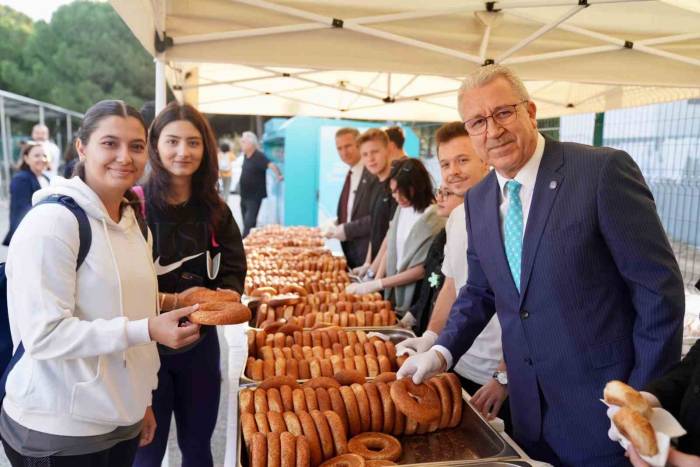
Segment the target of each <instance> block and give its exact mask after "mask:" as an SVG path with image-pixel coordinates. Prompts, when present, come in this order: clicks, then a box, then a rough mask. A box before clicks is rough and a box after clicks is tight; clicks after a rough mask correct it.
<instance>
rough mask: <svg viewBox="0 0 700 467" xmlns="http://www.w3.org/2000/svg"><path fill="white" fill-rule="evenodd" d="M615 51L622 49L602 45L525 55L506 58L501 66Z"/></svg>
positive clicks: (615, 46)
mask: <svg viewBox="0 0 700 467" xmlns="http://www.w3.org/2000/svg"><path fill="white" fill-rule="evenodd" d="M614 50H620V47H619V46H617V45H600V46H597V47H583V48H580V49H573V50H562V51H560V52H549V53H544V54H535V55H525V56H522V57H511V58H506V59H505V60H503V61H502V62H501V64H503V65H514V64H516V63H530V62H538V61H541V60H554V59H557V58H568V57H576V56H578V55H591V54H598V53H603V52H612V51H614Z"/></svg>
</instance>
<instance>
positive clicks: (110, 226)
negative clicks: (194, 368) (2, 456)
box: [0, 101, 199, 467]
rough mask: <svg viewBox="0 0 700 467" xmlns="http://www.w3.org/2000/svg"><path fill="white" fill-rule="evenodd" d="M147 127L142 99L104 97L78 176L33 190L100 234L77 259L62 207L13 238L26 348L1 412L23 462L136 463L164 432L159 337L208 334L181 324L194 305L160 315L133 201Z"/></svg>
mask: <svg viewBox="0 0 700 467" xmlns="http://www.w3.org/2000/svg"><path fill="white" fill-rule="evenodd" d="M146 133H147V130H146V126H145V124H144V123H143V120H142V119H141V116H140V115H139V113H138V112H137V111H136V110H135V109H133V108H132V107H129V106H127V105H126V104H124V103H123V102H121V101H102V102H99V103H97V104H95V105H94V106H93V107H92V108H90V109H89V110H88V111H87V113H86V114H85V118H84V120H83V124H82V126H81V128H80V130H79V132H78V138H77V141H76V149H77V151H78V154H79V156H80V159H81V162H80V164H79V165H78V168H77V172H78V176H77V177H74V178H72V179H70V180H65V179H61V178H57V179H56V180H55V181H54V184H53V185H51V186H50V187H48V188H45V189H42V190H40V191H38V192H36V193H35V195H34V198H33V202H34V204H35V205H36V204H37V203H38V202H40V201H41V200H43V199H45V198H46V197H48V196H50V195H53V194H61V195H67V196H70V197H71V198H73V200H74V201H75V202H76V203H77V204H78V205H79V206H80V207H81V208H82V209H83V210H84V211H85V213H86V215H87V218H88V221H89V224H90V230H91V235H92V240H91V243H90V249H89V251H88V253H87V256H86V257H85V260H84V262H83V263H82V264H81V265H80V267H79V268H78V269H77V270H76V264H77V263H76V261H77V254H78V250H79V247H80V240H79V236H78V222H77V219H76V217H75V216H74V215H73V214H72V213H71V212H70V211H69V210H68V209H67V208H66V207H64V206H61V205H59V204H42V205H41V206H37V207H35V208H34V209H31V210H30V211H29V213H28V214H27V215H26V216H25V218H24V219H23V221H22V223H21V224H20V226H19V228H18V229H17V231H16V233H15V235H14V237H13V239H12V242H11V243H10V248H9V252H8V257H7V266H6V273H7V281H8V294H7V295H8V310H9V318H10V327H11V331H12V339H13V343H14V347H15V349H17V348H18V346H19V344H20V342H21V343H22V344H23V346H24V349H25V352H24V354H22V356H21V358H19V360H18V361H17V363H16V365H15V366H14V368H13V369H12V370H11V371H10V373H9V377H8V379H7V385H6V395H5V399H4V401H3V404H2V413H1V414H0V435H2V441H3V446H4V448H5V452H6V454H7V457H8V458H9V459H10V462H11V463H12V465H13V466H20V465H22V466H24V465H50V466H72V467H79V466H83V465H84V466H93V467H94V466H110V467H111V466H115V467H116V466H127V465H129V466H130V465H131V463H132V461H133V458H134V455H135V452H136V449H137V447H138V445H139V443H141V444H144V443H148V442H150V440H151V439H152V437H153V433H154V431H155V422H154V418H153V414H152V411H151V409H150V405H151V391H152V390H153V389H154V388H155V387H156V386H157V383H158V380H157V372H158V367H159V365H160V362H159V359H158V352H157V350H156V344H155V342H159V343H163V344H165V345H168V346H170V347H176V348H177V347H182V346H185V345H189V344H190V343H192V342H194V341H195V340H197V339H198V337H199V326H197V325H193V324H189V323H188V324H187V325H185V326H179V325H178V322H179V320H180V319H182V318H184V317H186V316H187V315H188V314H189V313H191V312H192V311H194V310H195V309H196V307H189V308H183V309H181V310H175V311H173V312H170V313H165V314H163V315H159V314H158V298H157V297H158V289H157V280H156V274H155V271H154V269H153V263H152V261H151V247H150V235H148V237H149V240H148V241H147V240H146V239H145V238H144V235H143V234H142V231H141V229H140V227H139V224H138V220H137V217H136V211H135V210H134V209H132V208H131V205H130V204H131V203H132V202H138V198H137V197H136V195H135V194H134V193H132V192H131V191H130V187H131V186H132V185H133V184H134V183H135V182H136V181H137V180H138V179H139V178H140V177H141V175H142V174H143V170H144V166H145V164H146V160H147V150H146Z"/></svg>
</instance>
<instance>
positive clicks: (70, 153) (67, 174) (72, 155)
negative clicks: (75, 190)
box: [58, 139, 80, 178]
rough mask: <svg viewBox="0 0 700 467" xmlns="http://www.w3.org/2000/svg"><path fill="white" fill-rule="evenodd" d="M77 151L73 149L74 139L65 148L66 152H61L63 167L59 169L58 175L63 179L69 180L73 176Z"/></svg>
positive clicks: (76, 161)
mask: <svg viewBox="0 0 700 467" xmlns="http://www.w3.org/2000/svg"><path fill="white" fill-rule="evenodd" d="M79 160H80V159H79V158H78V151H76V149H75V139H74V140H73V141H72V142H71V144H69V145H68V146H66V150H65V151H64V152H63V165H62V166H61V167H60V168H59V170H58V171H59V173H60V174H61V176H62V177H63V178H71V177H72V176H73V170H74V169H75V166H76V165H77V164H78V161H79Z"/></svg>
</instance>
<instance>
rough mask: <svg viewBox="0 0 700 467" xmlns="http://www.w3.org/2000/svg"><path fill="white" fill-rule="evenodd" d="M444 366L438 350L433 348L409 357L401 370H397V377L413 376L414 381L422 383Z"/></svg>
mask: <svg viewBox="0 0 700 467" xmlns="http://www.w3.org/2000/svg"><path fill="white" fill-rule="evenodd" d="M443 368H444V364H443V363H442V359H441V358H440V356H439V355H438V351H437V350H434V349H432V350H428V351H427V352H423V353H418V354H415V355H412V356H410V357H408V359H407V360H406V361H405V362H403V365H401V368H399V371H397V372H396V379H401V378H407V377H409V376H412V377H413V378H412V379H413V382H414V383H416V384H420V383H422V382H423V381H425V380H427V379H428V378H431V377H433V376H435V375H436V374H438V373H440V372H441V371H443Z"/></svg>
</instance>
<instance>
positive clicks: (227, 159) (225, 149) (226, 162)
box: [218, 143, 236, 203]
mask: <svg viewBox="0 0 700 467" xmlns="http://www.w3.org/2000/svg"><path fill="white" fill-rule="evenodd" d="M218 157H219V179H220V180H221V197H222V198H223V199H224V203H228V197H229V195H230V194H231V175H232V174H233V161H235V160H236V155H235V154H234V153H233V151H231V146H229V144H228V143H221V145H220V146H219V156H218Z"/></svg>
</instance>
